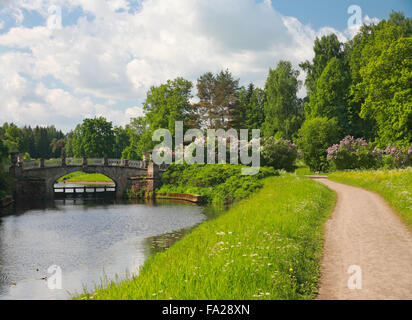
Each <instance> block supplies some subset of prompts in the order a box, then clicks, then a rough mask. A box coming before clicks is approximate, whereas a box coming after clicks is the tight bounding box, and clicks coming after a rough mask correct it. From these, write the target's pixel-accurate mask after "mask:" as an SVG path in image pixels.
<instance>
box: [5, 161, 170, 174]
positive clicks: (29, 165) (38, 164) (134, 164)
mask: <svg viewBox="0 0 412 320" xmlns="http://www.w3.org/2000/svg"><path fill="white" fill-rule="evenodd" d="M85 165H88V166H102V167H103V166H104V167H129V168H138V169H146V168H147V166H148V162H147V161H141V160H126V159H107V158H90V159H86V158H64V159H61V158H58V159H47V160H45V159H40V160H29V161H24V162H19V166H22V169H23V170H32V169H40V168H56V167H62V166H67V167H81V166H85ZM10 167H12V166H10V165H7V166H4V168H5V171H10V170H9V169H10ZM166 167H167V166H166V165H161V166H160V169H165V168H166Z"/></svg>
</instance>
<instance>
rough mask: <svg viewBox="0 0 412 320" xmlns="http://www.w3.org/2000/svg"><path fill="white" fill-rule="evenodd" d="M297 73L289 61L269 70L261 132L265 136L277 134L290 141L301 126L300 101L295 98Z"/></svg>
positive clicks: (297, 84) (297, 83)
mask: <svg viewBox="0 0 412 320" xmlns="http://www.w3.org/2000/svg"><path fill="white" fill-rule="evenodd" d="M298 76H299V71H297V70H294V69H293V68H292V64H291V63H290V62H289V61H280V62H279V63H278V65H277V67H276V69H270V70H269V75H268V78H267V80H266V84H265V92H266V104H265V122H264V124H263V131H264V134H265V136H271V135H274V134H277V135H278V136H281V137H283V138H286V139H291V138H292V137H294V136H295V135H296V133H297V131H298V130H299V128H300V125H301V124H302V120H303V114H302V110H301V109H302V108H301V101H300V100H299V99H298V97H297V92H298V90H299V87H300V85H301V84H300V81H298V79H297V77H298Z"/></svg>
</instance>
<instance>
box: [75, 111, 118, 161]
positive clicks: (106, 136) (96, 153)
mask: <svg viewBox="0 0 412 320" xmlns="http://www.w3.org/2000/svg"><path fill="white" fill-rule="evenodd" d="M114 143H115V136H114V131H113V127H112V123H111V122H108V121H107V120H106V119H105V118H103V117H99V118H94V119H84V120H83V123H82V124H79V125H77V127H76V129H75V130H74V132H73V141H72V145H73V153H74V156H75V157H88V158H103V157H112V155H113V149H114Z"/></svg>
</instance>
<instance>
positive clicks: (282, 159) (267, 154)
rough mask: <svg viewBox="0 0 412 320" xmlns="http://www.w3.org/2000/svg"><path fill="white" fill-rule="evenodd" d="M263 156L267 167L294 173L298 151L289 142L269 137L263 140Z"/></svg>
mask: <svg viewBox="0 0 412 320" xmlns="http://www.w3.org/2000/svg"><path fill="white" fill-rule="evenodd" d="M261 155H262V157H263V160H264V164H265V165H266V166H271V167H273V168H275V169H285V170H286V171H293V169H294V164H295V161H296V158H297V156H298V149H297V147H296V145H295V144H293V143H292V142H290V141H289V140H285V139H282V138H279V139H276V138H275V137H268V138H265V139H263V143H262V151H261Z"/></svg>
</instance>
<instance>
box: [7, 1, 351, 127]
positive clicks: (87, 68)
mask: <svg viewBox="0 0 412 320" xmlns="http://www.w3.org/2000/svg"><path fill="white" fill-rule="evenodd" d="M50 5H60V6H63V7H65V8H68V9H69V10H73V9H74V8H76V7H78V6H81V7H82V9H83V11H84V12H87V13H89V14H90V15H92V16H93V17H94V19H92V20H88V19H87V18H86V17H80V18H79V19H78V20H77V23H76V24H70V25H69V26H66V27H64V28H63V29H61V30H50V29H48V28H47V27H46V23H44V25H42V26H37V27H35V28H24V27H22V26H20V25H19V24H18V25H17V26H16V27H15V28H11V29H10V30H9V31H8V32H7V33H5V34H3V35H0V45H3V46H6V47H9V48H10V49H11V50H10V51H9V52H6V53H0V61H2V65H4V64H3V63H7V65H8V67H7V68H6V69H7V71H3V72H1V73H0V74H1V75H2V80H0V82H1V83H4V82H7V83H6V84H7V85H8V86H9V87H10V90H9V91H7V92H6V91H5V90H4V87H3V86H2V88H0V92H1V93H3V94H4V96H5V97H6V98H5V102H3V104H1V105H0V112H1V113H0V121H16V122H18V123H20V124H24V123H27V124H45V123H49V124H51V123H54V122H55V123H56V124H57V126H59V127H61V128H65V129H68V128H72V127H74V125H75V124H76V123H78V122H80V121H81V119H83V118H84V117H86V116H94V115H103V116H105V117H107V118H108V119H109V120H111V121H113V122H114V123H115V124H125V123H127V122H128V120H129V118H130V117H132V116H136V115H141V108H140V107H138V106H136V105H137V104H139V103H141V102H142V101H143V100H144V98H145V95H146V92H147V90H148V89H149V88H150V86H151V85H158V84H160V83H163V82H165V81H166V80H167V79H172V78H175V77H178V76H182V77H185V78H187V79H189V80H192V81H195V80H196V78H197V77H198V76H199V75H200V74H202V73H203V72H206V71H212V72H218V71H219V70H221V69H225V68H229V69H230V71H232V73H233V74H234V76H236V77H240V78H241V80H242V81H244V83H246V82H249V81H253V82H255V83H256V84H257V85H259V86H262V85H263V84H264V80H265V78H266V76H267V72H268V69H269V67H272V68H273V67H275V66H276V63H277V62H278V61H279V60H281V59H286V60H290V61H292V63H293V64H294V66H295V67H297V65H298V63H299V62H301V61H303V60H306V59H311V58H312V56H313V52H312V47H313V40H314V38H315V37H316V36H320V35H323V34H328V33H330V32H336V33H337V34H338V36H339V38H340V39H342V40H343V39H344V35H343V34H341V33H338V32H337V31H336V30H334V29H332V28H327V27H325V28H322V29H321V30H319V31H315V30H313V29H311V28H310V27H308V26H305V25H302V24H301V23H300V22H299V21H298V20H297V19H296V18H293V17H283V16H281V15H280V14H279V13H278V12H276V11H275V10H274V9H273V7H272V6H271V1H264V2H262V3H256V2H255V1H254V0H224V1H223V0H209V1H203V0H168V1H163V0H146V1H143V2H142V3H141V7H140V9H139V10H138V11H136V12H133V13H129V9H130V5H129V2H128V1H126V0H115V1H103V0H87V1H85V0H71V1H68V0H58V1H54V0H53V1H51V0H44V1H42V0H35V1H28V0H19V1H10V2H9V6H8V7H7V8H6V9H7V10H10V12H20V13H21V12H22V11H21V9H22V8H25V9H27V10H36V11H38V12H39V13H40V14H41V15H43V17H45V19H46V18H47V12H48V8H49V7H50ZM130 12H132V11H130ZM63 18H64V17H63ZM63 25H66V24H65V21H63ZM15 49H19V50H17V51H16V50H15ZM22 50H23V52H24V53H22ZM6 75H7V76H6ZM45 77H52V78H54V79H56V80H57V81H58V83H61V84H62V87H61V88H59V87H58V88H54V87H53V88H52V89H50V88H48V86H47V85H45V84H43V83H44V79H45ZM93 101H99V103H95V102H93ZM102 101H103V102H102ZM118 105H119V106H120V105H121V106H122V107H118ZM127 105H129V107H128V106H127ZM17 106H18V107H19V110H24V113H22V112H20V111H13V110H14V109H16V108H17ZM5 111H6V112H5ZM34 113H35V114H34Z"/></svg>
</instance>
